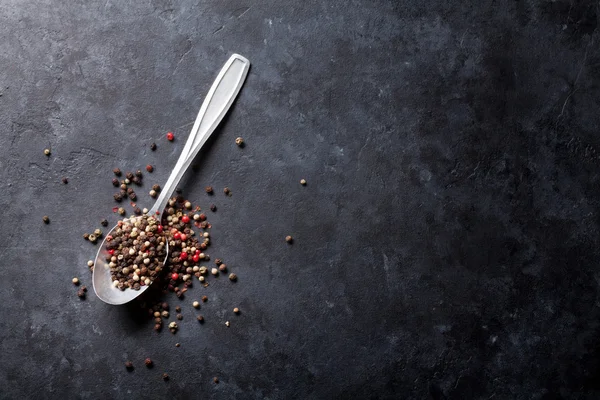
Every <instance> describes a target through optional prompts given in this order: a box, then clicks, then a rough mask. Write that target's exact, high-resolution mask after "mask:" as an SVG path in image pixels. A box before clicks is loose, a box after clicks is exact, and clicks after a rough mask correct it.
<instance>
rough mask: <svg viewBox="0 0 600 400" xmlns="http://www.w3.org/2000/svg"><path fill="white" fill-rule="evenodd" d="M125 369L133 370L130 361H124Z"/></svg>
mask: <svg viewBox="0 0 600 400" xmlns="http://www.w3.org/2000/svg"><path fill="white" fill-rule="evenodd" d="M125 368H127V369H128V370H130V371H131V370H132V369H133V363H132V362H131V361H126V362H125Z"/></svg>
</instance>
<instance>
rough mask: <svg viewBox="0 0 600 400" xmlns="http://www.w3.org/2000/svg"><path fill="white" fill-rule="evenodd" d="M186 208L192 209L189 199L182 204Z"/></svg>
mask: <svg viewBox="0 0 600 400" xmlns="http://www.w3.org/2000/svg"><path fill="white" fill-rule="evenodd" d="M183 206H184V207H185V208H186V209H188V210H191V209H192V203H191V202H189V201H186V202H185V204H184V205H183Z"/></svg>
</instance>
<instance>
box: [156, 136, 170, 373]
mask: <svg viewBox="0 0 600 400" xmlns="http://www.w3.org/2000/svg"><path fill="white" fill-rule="evenodd" d="M155 148H156V146H155ZM162 378H163V381H168V380H169V374H167V373H166V372H165V373H164V374H162Z"/></svg>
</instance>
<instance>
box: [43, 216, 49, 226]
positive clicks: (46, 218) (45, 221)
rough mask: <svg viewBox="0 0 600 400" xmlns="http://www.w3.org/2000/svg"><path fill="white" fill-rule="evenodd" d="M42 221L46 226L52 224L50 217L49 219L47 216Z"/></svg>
mask: <svg viewBox="0 0 600 400" xmlns="http://www.w3.org/2000/svg"><path fill="white" fill-rule="evenodd" d="M42 221H44V223H45V224H49V223H50V217H48V216H47V215H44V216H43V217H42Z"/></svg>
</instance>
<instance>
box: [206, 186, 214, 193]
mask: <svg viewBox="0 0 600 400" xmlns="http://www.w3.org/2000/svg"><path fill="white" fill-rule="evenodd" d="M204 190H206V193H208V194H211V193H212V192H213V188H212V186H207V187H206V189H204Z"/></svg>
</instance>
